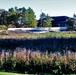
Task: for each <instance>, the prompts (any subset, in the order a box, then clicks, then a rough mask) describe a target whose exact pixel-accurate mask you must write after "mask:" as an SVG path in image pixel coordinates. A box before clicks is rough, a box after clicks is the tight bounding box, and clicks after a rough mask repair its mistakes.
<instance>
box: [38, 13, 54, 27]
mask: <svg viewBox="0 0 76 75" xmlns="http://www.w3.org/2000/svg"><path fill="white" fill-rule="evenodd" d="M39 20H40V23H39V27H52V20H53V19H52V18H50V16H49V15H48V14H47V15H46V14H45V13H43V12H42V13H41V15H40V19H39Z"/></svg>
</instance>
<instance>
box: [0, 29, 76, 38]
mask: <svg viewBox="0 0 76 75" xmlns="http://www.w3.org/2000/svg"><path fill="white" fill-rule="evenodd" d="M45 37H65V38H70V37H76V32H74V31H62V32H46V33H40V34H39V33H23V32H20V33H19V32H17V31H15V32H12V31H9V32H8V31H3V30H0V38H45Z"/></svg>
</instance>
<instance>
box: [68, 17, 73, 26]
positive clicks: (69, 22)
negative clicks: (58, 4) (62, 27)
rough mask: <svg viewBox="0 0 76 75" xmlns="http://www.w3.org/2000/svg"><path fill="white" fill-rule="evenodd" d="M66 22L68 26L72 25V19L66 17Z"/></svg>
mask: <svg viewBox="0 0 76 75" xmlns="http://www.w3.org/2000/svg"><path fill="white" fill-rule="evenodd" d="M67 24H68V26H70V27H73V20H72V19H71V18H68V20H67Z"/></svg>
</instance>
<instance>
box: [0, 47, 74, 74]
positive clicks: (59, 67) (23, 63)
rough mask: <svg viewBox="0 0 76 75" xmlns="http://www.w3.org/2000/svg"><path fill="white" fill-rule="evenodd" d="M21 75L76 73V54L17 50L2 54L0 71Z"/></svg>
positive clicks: (0, 54)
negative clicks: (20, 74) (29, 74)
mask: <svg viewBox="0 0 76 75" xmlns="http://www.w3.org/2000/svg"><path fill="white" fill-rule="evenodd" d="M2 69H4V70H5V71H11V70H12V71H16V72H20V73H38V74H39V73H51V74H63V73H64V74H70V73H76V52H71V51H67V52H65V51H64V53H63V54H61V53H60V52H54V53H51V52H50V53H48V51H46V52H40V51H31V50H26V49H21V48H17V49H16V50H15V51H14V52H11V51H7V52H5V51H2V52H1V53H0V70H2Z"/></svg>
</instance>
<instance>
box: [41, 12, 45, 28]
mask: <svg viewBox="0 0 76 75" xmlns="http://www.w3.org/2000/svg"><path fill="white" fill-rule="evenodd" d="M44 18H46V14H45V13H43V12H42V13H41V14H40V27H43V19H44Z"/></svg>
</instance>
